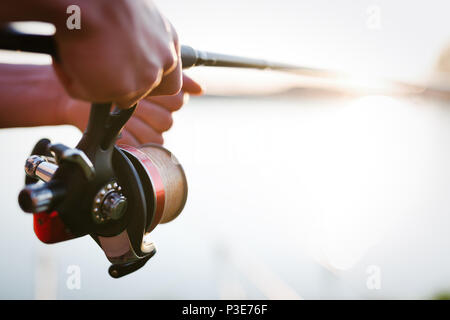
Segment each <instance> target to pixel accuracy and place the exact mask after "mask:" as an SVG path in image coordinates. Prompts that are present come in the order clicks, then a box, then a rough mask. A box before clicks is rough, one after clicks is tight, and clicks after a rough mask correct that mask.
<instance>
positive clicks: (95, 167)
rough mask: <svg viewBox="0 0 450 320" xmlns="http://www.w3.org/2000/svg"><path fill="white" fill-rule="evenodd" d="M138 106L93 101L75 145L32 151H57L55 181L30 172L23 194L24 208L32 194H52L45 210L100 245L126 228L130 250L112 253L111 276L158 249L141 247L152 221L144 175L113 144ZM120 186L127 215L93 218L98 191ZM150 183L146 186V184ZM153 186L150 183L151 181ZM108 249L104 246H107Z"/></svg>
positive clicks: (43, 144)
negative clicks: (114, 106)
mask: <svg viewBox="0 0 450 320" xmlns="http://www.w3.org/2000/svg"><path fill="white" fill-rule="evenodd" d="M135 107H136V106H133V107H132V108H130V109H127V110H118V109H114V110H113V111H112V112H111V104H109V103H107V104H92V107H91V113H90V118H89V123H88V126H87V129H86V131H85V132H84V134H83V136H82V138H81V140H80V141H79V143H78V145H77V146H76V148H75V149H71V148H69V147H66V146H64V145H62V144H51V143H50V141H49V140H48V139H44V140H41V141H40V142H39V143H38V144H37V145H36V147H35V150H33V151H34V152H35V153H34V154H36V153H38V154H41V155H43V156H48V155H53V156H54V158H55V160H56V162H57V164H58V168H57V170H56V172H55V173H54V174H53V176H52V177H51V180H50V181H48V182H46V183H44V184H42V185H39V184H34V183H35V182H36V181H37V180H36V179H34V178H30V177H27V178H26V183H27V186H26V187H25V188H24V189H23V190H22V191H21V193H20V195H19V204H20V206H21V207H22V209H23V210H24V211H27V212H36V211H34V210H35V209H36V208H35V207H33V201H34V200H33V199H32V196H33V194H36V193H39V194H48V192H50V194H51V198H50V199H49V201H48V202H49V205H48V206H47V207H46V208H45V209H46V210H45V211H46V212H47V213H50V212H51V211H57V212H58V214H59V216H60V218H61V220H62V222H63V223H64V225H65V227H66V228H67V229H68V230H69V231H70V233H71V234H72V235H73V237H80V236H84V235H86V234H90V235H91V236H92V238H93V239H94V240H95V241H96V242H97V243H98V244H99V246H101V247H102V243H101V238H102V237H104V238H106V237H114V236H117V235H120V234H122V233H124V232H125V233H126V235H127V236H128V239H129V245H130V248H129V249H130V250H129V252H128V253H127V254H126V255H124V256H123V257H119V258H117V257H116V258H110V257H108V258H109V259H110V261H111V262H113V265H112V266H111V268H110V270H109V272H110V275H111V276H113V277H120V276H123V275H125V274H128V273H130V272H132V271H134V270H136V269H138V268H140V267H141V266H143V265H144V264H145V262H146V261H147V260H148V259H149V258H150V257H151V256H153V255H154V254H155V252H156V249H155V247H154V246H150V247H147V250H145V251H143V249H142V248H143V236H144V234H145V231H146V226H148V225H149V224H150V223H151V222H152V220H153V216H152V214H151V212H152V211H151V210H147V209H148V208H147V200H146V196H145V193H144V190H143V186H142V182H141V179H140V177H139V175H138V172H137V171H136V168H135V167H134V165H133V163H132V162H131V161H130V159H129V158H128V157H127V156H126V155H125V153H124V152H123V151H122V150H121V149H120V148H119V147H117V146H115V145H114V143H115V141H116V139H117V137H118V134H119V132H120V130H121V129H122V127H123V126H124V124H125V123H126V122H127V120H128V119H129V118H130V117H131V115H132V114H133V112H134V110H135ZM113 182H114V183H116V184H117V185H119V186H120V188H121V192H122V194H123V196H124V197H125V198H126V199H127V207H126V212H125V214H123V215H121V216H120V217H117V218H116V219H108V220H107V221H105V222H104V223H98V221H95V220H94V219H93V218H92V217H93V213H92V210H93V209H92V208H93V203H94V199H95V198H96V195H98V193H99V190H102V188H105V186H107V185H110V184H111V183H113ZM146 187H147V186H146ZM150 187H151V186H150ZM105 253H106V251H105Z"/></svg>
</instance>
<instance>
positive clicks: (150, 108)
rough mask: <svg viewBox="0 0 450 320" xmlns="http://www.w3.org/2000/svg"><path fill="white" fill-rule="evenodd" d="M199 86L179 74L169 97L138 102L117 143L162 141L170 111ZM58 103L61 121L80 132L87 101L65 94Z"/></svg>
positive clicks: (87, 116)
mask: <svg viewBox="0 0 450 320" xmlns="http://www.w3.org/2000/svg"><path fill="white" fill-rule="evenodd" d="M201 93H202V88H201V87H200V85H199V84H198V83H196V82H195V81H194V80H192V79H191V78H189V77H188V76H186V75H183V86H182V89H181V90H180V92H179V93H177V94H176V95H173V96H158V97H147V98H145V99H143V100H141V101H140V102H139V105H138V107H137V108H136V111H135V112H134V114H133V116H132V117H131V118H130V119H129V120H128V122H127V123H126V124H125V127H124V128H123V130H122V137H121V138H120V139H119V140H118V141H117V143H119V144H127V145H131V146H139V145H141V144H144V143H148V142H153V143H157V144H163V142H164V140H163V137H162V133H163V132H165V131H167V130H169V129H170V127H171V126H172V123H173V119H172V112H174V111H177V110H179V109H180V108H181V107H182V106H183V104H184V103H186V101H187V98H188V97H189V95H200V94H201ZM63 101H65V102H64V103H63V105H62V108H63V112H62V113H61V114H62V115H63V120H62V123H65V124H71V125H74V126H76V127H77V128H78V129H80V130H81V131H83V130H84V129H85V128H86V125H87V122H88V118H89V111H90V104H89V103H87V102H84V101H81V100H75V99H72V98H70V97H69V96H66V98H65V99H64V100H63Z"/></svg>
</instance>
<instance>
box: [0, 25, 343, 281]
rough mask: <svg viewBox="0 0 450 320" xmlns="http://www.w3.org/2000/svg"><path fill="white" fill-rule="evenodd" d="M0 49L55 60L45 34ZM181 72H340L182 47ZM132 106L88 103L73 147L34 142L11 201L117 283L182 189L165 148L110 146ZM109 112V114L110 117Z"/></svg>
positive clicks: (13, 36) (135, 264)
mask: <svg viewBox="0 0 450 320" xmlns="http://www.w3.org/2000/svg"><path fill="white" fill-rule="evenodd" d="M0 49H5V50H14V51H23V52H32V53H42V54H49V55H51V56H52V57H53V59H55V60H58V59H60V57H59V56H58V50H57V45H56V42H55V39H54V37H53V36H51V35H38V34H27V33H23V32H20V31H18V30H16V29H14V28H12V27H10V26H7V27H4V28H0ZM181 63H182V67H183V69H187V68H190V67H196V66H206V67H231V68H246V69H260V70H274V71H281V72H288V73H294V74H297V75H303V76H309V77H318V78H321V79H325V78H327V79H330V78H331V79H340V78H341V77H342V76H343V75H342V73H338V72H333V71H330V70H322V69H315V68H309V67H304V66H295V65H290V64H283V63H277V62H272V61H267V60H262V59H252V58H246V57H239V56H232V55H225V54H218V53H212V52H207V51H200V50H196V49H194V48H192V47H189V46H182V47H181ZM135 108H136V105H134V106H133V107H132V108H129V109H126V110H118V109H112V104H111V103H100V104H99V103H93V104H92V106H91V111H90V115H89V121H88V125H87V128H86V131H85V132H84V133H83V136H82V137H81V139H80V141H79V142H78V144H77V146H76V147H75V148H70V147H68V146H65V145H63V144H60V143H52V142H51V141H50V140H48V139H41V140H40V141H39V142H38V143H37V144H36V145H35V147H34V149H33V151H32V153H31V156H30V157H29V158H28V159H27V160H26V163H25V172H26V179H25V187H24V188H23V189H22V191H21V192H20V194H19V197H18V201H19V205H20V207H21V208H22V210H23V211H25V212H28V213H32V214H33V221H34V231H35V234H36V236H37V237H38V238H39V239H40V240H41V241H43V242H44V243H57V242H61V241H65V240H70V239H73V238H77V237H81V236H84V235H90V236H91V237H92V238H93V239H94V240H95V242H96V243H97V244H98V245H99V247H100V248H101V249H102V250H103V251H104V253H105V255H106V257H107V258H108V260H109V261H110V262H111V266H110V268H109V270H108V271H109V274H110V275H111V276H112V277H114V278H119V277H122V276H124V275H127V274H129V273H131V272H134V271H136V270H137V269H139V268H141V267H142V266H143V265H145V263H146V262H147V261H148V260H149V259H150V258H151V257H152V256H153V255H154V254H155V253H156V246H155V244H154V243H153V242H152V241H150V240H149V238H148V235H149V234H150V232H151V231H153V229H154V228H155V227H156V226H158V225H159V224H160V223H166V222H169V221H171V220H173V219H175V218H176V217H177V216H178V215H179V214H180V213H181V211H182V210H183V208H184V205H185V203H186V199H187V193H188V186H187V180H186V176H185V174H184V171H183V168H182V166H181V165H180V164H179V162H178V161H176V158H175V157H174V156H173V155H172V154H171V153H170V151H168V150H167V149H165V148H163V147H161V146H158V145H155V144H146V145H143V146H140V147H138V148H136V147H131V146H126V145H119V146H118V145H116V144H115V142H116V140H117V138H118V136H119V134H120V131H121V129H122V128H123V126H124V125H125V124H126V122H127V121H128V119H129V118H130V117H131V116H132V114H133V112H134V110H135ZM111 110H112V111H111Z"/></svg>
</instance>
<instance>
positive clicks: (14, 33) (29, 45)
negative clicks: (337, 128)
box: [0, 26, 339, 77]
mask: <svg viewBox="0 0 450 320" xmlns="http://www.w3.org/2000/svg"><path fill="white" fill-rule="evenodd" d="M0 49H3V50H14V51H23V52H31V53H41V54H48V55H51V56H52V57H54V58H55V59H58V50H57V46H56V42H55V39H54V37H53V36H52V35H41V34H29V33H24V32H20V31H18V30H17V29H15V28H13V27H11V26H7V27H4V28H1V29H0ZM180 56H181V64H182V67H183V69H188V68H191V67H198V66H205V67H224V68H245V69H259V70H274V71H281V72H288V73H295V74H299V75H305V76H314V77H337V76H339V73H338V72H333V71H329V70H322V69H318V68H310V67H304V66H297V65H292V64H286V63H279V62H274V61H268V60H264V59H254V58H247V57H241V56H234V55H226V54H221V53H214V52H208V51H202V50H197V49H194V48H192V47H190V46H187V45H182V46H181V53H180Z"/></svg>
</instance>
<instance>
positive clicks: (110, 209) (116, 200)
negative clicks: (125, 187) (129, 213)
mask: <svg viewBox="0 0 450 320" xmlns="http://www.w3.org/2000/svg"><path fill="white" fill-rule="evenodd" d="M127 206H128V203H127V198H125V197H124V196H123V195H121V194H119V193H117V192H112V193H110V194H108V196H107V197H106V198H105V201H104V202H103V205H102V211H103V213H104V214H105V215H106V216H108V217H109V218H111V219H113V220H118V219H120V218H121V217H122V216H123V214H124V213H125V211H126V210H127Z"/></svg>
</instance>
